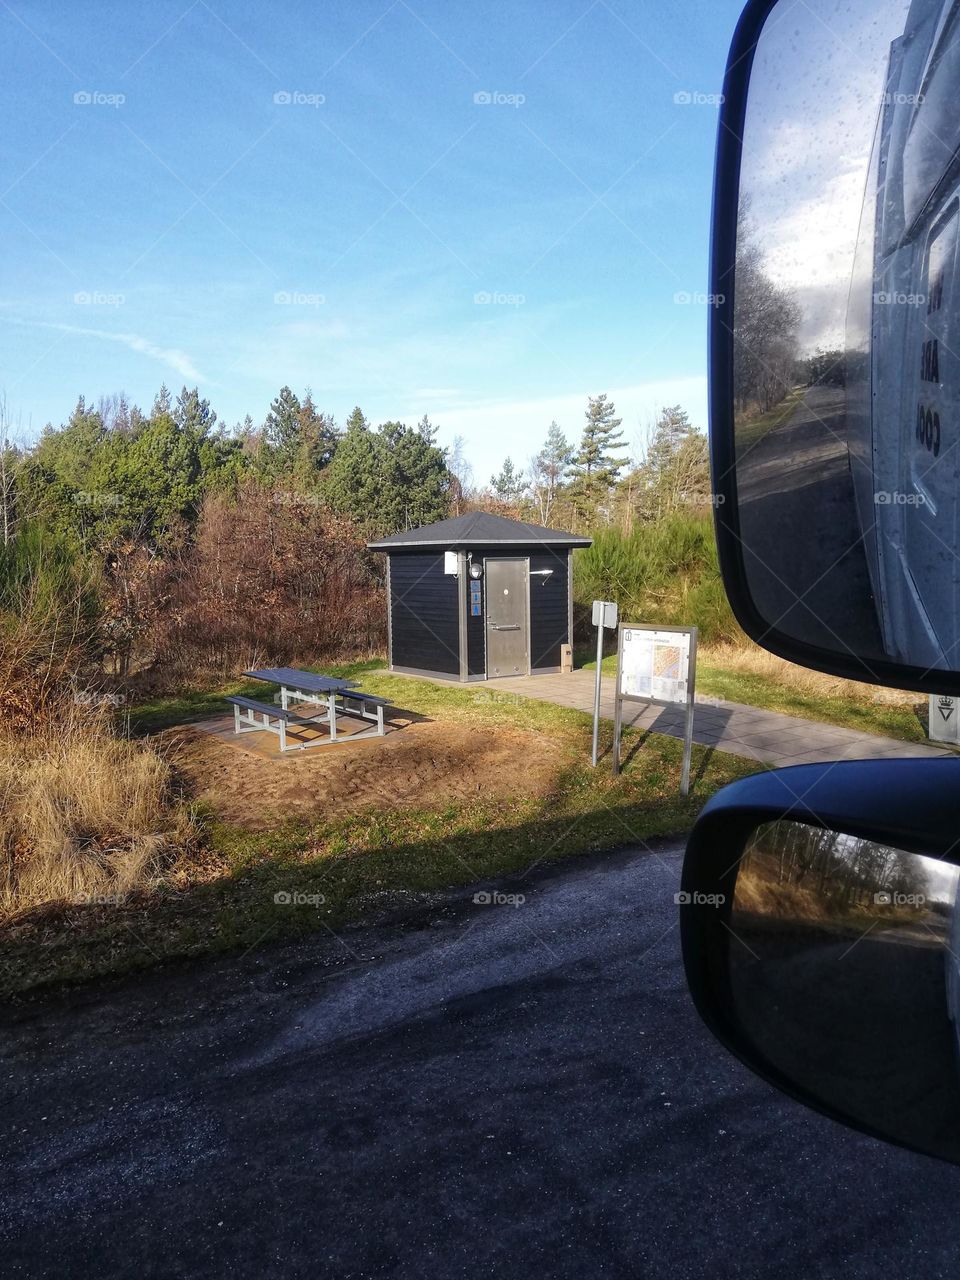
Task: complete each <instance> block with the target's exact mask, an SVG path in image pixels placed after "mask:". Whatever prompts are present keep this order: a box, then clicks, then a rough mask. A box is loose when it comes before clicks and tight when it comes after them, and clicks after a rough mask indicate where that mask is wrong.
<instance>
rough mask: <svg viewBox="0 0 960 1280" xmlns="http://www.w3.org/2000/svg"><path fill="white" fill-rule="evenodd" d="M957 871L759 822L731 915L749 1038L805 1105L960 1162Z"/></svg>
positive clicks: (741, 1014) (740, 1010) (794, 826)
mask: <svg viewBox="0 0 960 1280" xmlns="http://www.w3.org/2000/svg"><path fill="white" fill-rule="evenodd" d="M957 874H958V869H957V868H956V867H954V866H952V865H949V864H946V863H942V862H939V861H937V860H935V859H931V858H923V857H919V856H917V855H915V854H911V853H905V852H903V851H902V850H897V849H890V848H887V847H886V846H883V845H878V844H874V843H873V842H871V841H867V840H861V839H858V838H856V837H852V836H847V835H843V834H841V833H838V832H835V831H824V830H821V829H820V828H815V827H809V826H805V825H803V824H801V823H795V822H788V821H782V822H776V823H769V824H766V825H765V826H762V827H760V828H758V830H757V831H756V833H755V834H754V836H753V838H752V840H751V841H750V843H749V844H748V847H747V849H746V851H745V853H744V855H743V858H742V860H741V865H740V869H739V873H738V878H737V883H736V890H735V897H734V903H733V910H732V913H731V917H730V929H731V931H732V936H731V941H730V982H731V991H732V998H733V1002H734V1007H735V1010H736V1013H737V1016H738V1018H739V1019H740V1022H741V1025H742V1026H743V1028H744V1030H745V1032H746V1034H747V1036H748V1037H749V1038H750V1039H751V1041H752V1042H753V1044H754V1045H755V1046H756V1048H757V1049H758V1050H759V1052H760V1053H761V1054H762V1055H763V1057H764V1058H765V1060H766V1061H767V1062H768V1063H769V1064H770V1065H771V1066H772V1067H773V1068H775V1070H776V1071H778V1072H780V1073H782V1075H783V1076H784V1077H785V1078H786V1080H787V1081H789V1082H791V1083H792V1084H793V1085H794V1086H796V1087H798V1088H800V1089H801V1090H803V1091H805V1092H806V1094H807V1095H809V1096H810V1100H812V1101H814V1102H816V1103H819V1104H820V1105H822V1106H825V1107H827V1108H832V1109H834V1110H836V1111H839V1112H841V1113H843V1114H844V1116H846V1117H848V1118H852V1119H854V1120H856V1121H858V1122H860V1123H862V1124H864V1125H867V1126H869V1127H872V1128H873V1129H874V1130H879V1131H880V1133H881V1135H882V1136H884V1137H887V1138H892V1139H894V1140H897V1141H901V1142H905V1143H907V1144H909V1145H911V1146H915V1147H919V1148H920V1149H921V1150H924V1151H927V1152H929V1153H930V1154H934V1155H941V1156H947V1157H948V1158H950V1159H953V1160H957V1159H960V1057H958V1047H957V1021H956V1019H957V1017H958V1014H960V982H958V965H957V958H956V953H957V951H958V937H960V925H958V924H957V920H956V913H955V900H956V891H957Z"/></svg>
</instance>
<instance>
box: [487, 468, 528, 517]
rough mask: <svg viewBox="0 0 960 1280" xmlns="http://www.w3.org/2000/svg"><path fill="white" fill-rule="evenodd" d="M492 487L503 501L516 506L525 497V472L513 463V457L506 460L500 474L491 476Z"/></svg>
mask: <svg viewBox="0 0 960 1280" xmlns="http://www.w3.org/2000/svg"><path fill="white" fill-rule="evenodd" d="M490 487H491V489H492V490H493V492H494V493H495V494H496V496H497V497H498V498H499V499H500V501H501V502H506V503H508V504H509V505H510V506H511V507H512V506H516V504H517V503H518V502H519V501H520V499H521V498H522V497H523V493H524V490H525V489H526V487H527V482H526V479H525V478H524V475H523V472H522V471H518V470H517V468H516V467H515V466H514V465H513V459H512V458H509V457H508V458H506V459H505V461H504V464H503V466H502V468H501V470H500V474H499V475H496V476H491V477H490Z"/></svg>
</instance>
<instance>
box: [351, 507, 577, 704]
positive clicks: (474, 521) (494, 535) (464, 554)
mask: <svg viewBox="0 0 960 1280" xmlns="http://www.w3.org/2000/svg"><path fill="white" fill-rule="evenodd" d="M590 543H591V539H590V538H581V537H579V536H578V535H577V534H575V533H561V532H560V531H559V530H557V529H543V528H541V527H540V526H539V525H535V524H522V523H521V522H520V521H519V520H507V519H506V518H505V517H504V516H495V515H489V514H488V513H487V512H484V511H472V512H470V513H469V515H465V516H457V517H456V518H454V519H453V520H440V521H439V522H438V523H437V524H428V525H424V526H423V527H422V528H420V529H408V530H406V531H405V532H403V533H395V534H393V535H392V537H389V538H381V539H379V541H377V542H370V543H368V544H367V545H368V547H369V548H370V549H371V550H372V551H383V552H386V556H387V601H388V605H387V629H388V637H389V639H388V645H389V664H390V670H391V671H406V672H410V673H411V674H414V675H431V676H441V677H443V678H444V679H446V680H461V681H467V680H486V679H487V678H488V677H493V676H513V675H517V676H520V675H523V676H525V675H537V674H541V673H543V674H546V673H547V672H555V671H559V670H560V648H561V645H564V644H572V643H573V549H574V548H575V547H589V546H590Z"/></svg>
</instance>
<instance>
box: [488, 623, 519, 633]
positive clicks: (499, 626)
mask: <svg viewBox="0 0 960 1280" xmlns="http://www.w3.org/2000/svg"><path fill="white" fill-rule="evenodd" d="M490 626H491V628H492V629H493V630H494V631H519V630H520V623H519V622H491V623H490Z"/></svg>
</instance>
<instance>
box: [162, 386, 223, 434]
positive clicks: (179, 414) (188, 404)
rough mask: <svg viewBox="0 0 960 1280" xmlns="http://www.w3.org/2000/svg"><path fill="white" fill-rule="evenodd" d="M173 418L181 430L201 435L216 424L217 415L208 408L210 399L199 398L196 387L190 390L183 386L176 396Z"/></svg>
mask: <svg viewBox="0 0 960 1280" xmlns="http://www.w3.org/2000/svg"><path fill="white" fill-rule="evenodd" d="M168 399H169V394H168ZM173 420H174V422H175V423H176V424H177V426H178V427H180V429H181V430H182V431H192V432H193V434H194V435H196V436H198V437H202V436H205V435H206V434H207V432H209V431H212V430H213V428H214V427H215V426H216V423H217V415H216V414H215V413H214V411H213V410H212V409H211V408H210V401H209V400H204V399H201V396H200V392H199V391H198V390H197V388H196V387H194V388H193V390H192V391H188V390H187V388H186V387H183V388H181V391H180V394H179V395H178V396H177V403H176V406H175V408H174V410H173Z"/></svg>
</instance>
